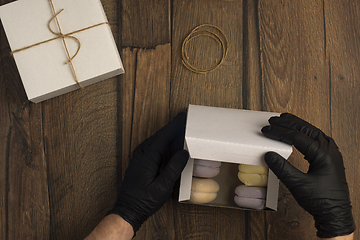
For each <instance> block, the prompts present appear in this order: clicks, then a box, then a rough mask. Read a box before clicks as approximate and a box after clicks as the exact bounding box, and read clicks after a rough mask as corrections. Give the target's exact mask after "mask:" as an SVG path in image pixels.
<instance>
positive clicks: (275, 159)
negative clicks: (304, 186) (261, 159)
mask: <svg viewBox="0 0 360 240" xmlns="http://www.w3.org/2000/svg"><path fill="white" fill-rule="evenodd" d="M265 162H266V164H267V165H268V167H269V168H270V169H271V170H272V171H273V172H274V174H275V175H276V176H277V177H278V178H279V179H280V181H281V182H282V183H284V185H285V186H286V187H287V188H288V189H292V188H293V187H294V185H298V184H299V183H301V181H302V180H303V179H304V178H305V177H306V174H305V173H303V172H301V171H299V170H298V169H297V168H296V167H294V166H293V165H292V164H291V163H290V162H288V161H287V160H286V159H285V158H283V157H282V156H280V155H279V154H277V153H276V152H267V153H266V154H265Z"/></svg>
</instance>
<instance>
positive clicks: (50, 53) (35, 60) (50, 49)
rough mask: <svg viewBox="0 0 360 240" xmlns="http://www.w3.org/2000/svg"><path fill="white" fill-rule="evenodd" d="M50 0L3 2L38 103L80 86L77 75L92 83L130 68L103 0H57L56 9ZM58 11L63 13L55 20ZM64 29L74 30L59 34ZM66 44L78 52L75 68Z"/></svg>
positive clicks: (12, 41) (14, 47) (0, 13)
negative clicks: (69, 61) (107, 16)
mask: <svg viewBox="0 0 360 240" xmlns="http://www.w3.org/2000/svg"><path fill="white" fill-rule="evenodd" d="M50 3H51V2H50V1H49V0H18V1H14V2H11V3H8V4H5V5H3V6H1V7H0V18H1V22H2V25H3V27H4V30H5V33H6V36H7V39H8V41H9V45H10V48H11V51H13V57H14V59H15V62H16V65H17V68H18V70H19V74H20V77H21V80H22V82H23V84H24V88H25V91H26V94H27V96H28V99H29V100H30V101H32V102H35V103H38V102H41V101H44V100H46V99H49V98H53V97H56V96H59V95H61V94H64V93H67V92H70V91H73V90H76V89H78V88H79V86H78V85H77V83H76V78H75V76H77V79H78V82H79V84H80V85H81V86H82V87H86V86H88V85H90V84H94V83H96V82H99V81H102V80H105V79H108V78H111V77H114V76H116V75H119V74H122V73H124V67H123V64H122V62H121V59H120V55H119V52H118V49H117V46H116V43H115V40H114V37H113V34H112V31H111V28H110V25H109V24H107V22H108V20H107V18H106V15H105V12H104V9H103V6H102V4H101V1H100V0H76V1H74V0H52V4H53V7H54V9H52V5H51V4H50ZM62 9H63V11H62ZM53 10H54V11H55V13H56V14H57V13H59V15H57V17H56V19H54V20H52V21H50V20H51V19H52V18H53V17H54V12H53ZM56 22H58V24H56ZM59 26H60V27H59ZM49 27H50V28H49ZM59 28H60V29H61V33H63V34H64V35H68V36H67V37H65V38H64V41H63V39H62V38H61V37H60V38H57V37H59V35H57V34H60V29H59ZM51 30H52V31H54V32H55V33H56V34H55V33H53V32H51ZM75 38H76V39H77V40H78V41H79V42H77V40H76V39H75ZM64 42H65V43H66V44H64ZM34 44H38V45H36V46H35V45H34ZM66 48H67V49H68V51H69V54H70V56H71V57H73V56H74V55H75V53H76V52H77V51H78V54H77V55H76V57H74V59H72V64H73V68H74V70H72V67H71V64H70V63H68V64H66V62H67V61H68V60H69V58H68V56H67V53H66ZM16 51H18V52H16Z"/></svg>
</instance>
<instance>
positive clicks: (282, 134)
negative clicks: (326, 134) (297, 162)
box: [261, 125, 319, 163]
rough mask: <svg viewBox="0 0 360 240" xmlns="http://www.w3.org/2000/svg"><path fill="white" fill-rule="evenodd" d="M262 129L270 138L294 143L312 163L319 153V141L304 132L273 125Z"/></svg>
mask: <svg viewBox="0 0 360 240" xmlns="http://www.w3.org/2000/svg"><path fill="white" fill-rule="evenodd" d="M261 131H262V133H263V134H264V135H265V136H266V137H268V138H271V139H274V140H277V141H281V142H284V143H287V144H290V145H294V146H295V147H296V149H298V150H299V151H300V152H301V153H302V154H304V155H305V158H306V160H308V161H309V162H310V163H311V162H312V161H313V160H314V159H315V158H316V156H317V154H318V151H319V143H318V142H317V141H314V140H313V139H311V138H310V137H309V136H307V135H306V134H304V133H302V132H299V131H297V130H293V129H290V128H284V127H278V126H273V125H270V126H265V127H263V128H262V129H261Z"/></svg>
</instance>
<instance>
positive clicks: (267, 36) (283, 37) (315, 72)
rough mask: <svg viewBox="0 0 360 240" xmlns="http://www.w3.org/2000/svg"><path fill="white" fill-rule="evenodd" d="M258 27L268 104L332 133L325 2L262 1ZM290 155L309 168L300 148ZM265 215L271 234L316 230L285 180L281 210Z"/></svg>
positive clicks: (303, 234)
mask: <svg viewBox="0 0 360 240" xmlns="http://www.w3.org/2000/svg"><path fill="white" fill-rule="evenodd" d="M274 9H277V10H276V11H274ZM259 27H260V49H261V66H262V70H261V72H262V81H263V93H262V96H263V102H264V110H268V111H275V112H291V113H293V114H295V115H298V116H299V117H301V118H303V119H305V120H307V121H309V122H311V123H312V124H314V125H316V126H317V127H319V128H320V129H322V130H323V131H325V132H326V133H328V134H329V132H330V92H329V87H330V79H329V76H328V67H327V64H326V60H325V42H324V36H325V32H324V15H323V5H322V2H321V1H301V2H296V3H295V2H291V3H290V2H286V1H285V2H284V1H282V2H280V1H259ZM289 161H290V162H291V163H293V164H294V165H295V166H296V167H298V168H299V169H301V170H302V171H306V170H307V166H308V163H307V162H306V161H304V160H303V156H302V155H301V154H300V153H299V152H297V151H296V152H295V153H294V154H293V155H292V156H291V157H290V159H289ZM266 221H267V238H268V239H311V238H314V236H315V228H314V221H313V220H312V217H311V216H310V215H309V214H308V213H306V212H305V211H304V210H302V209H301V208H300V207H299V206H298V204H297V203H296V201H295V200H294V198H293V197H292V196H291V194H290V193H289V191H288V190H287V189H286V188H285V187H284V185H282V184H281V185H280V193H279V207H278V212H277V213H273V214H267V220H266ZM285 233H286V234H285Z"/></svg>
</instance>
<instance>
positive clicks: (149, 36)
mask: <svg viewBox="0 0 360 240" xmlns="http://www.w3.org/2000/svg"><path fill="white" fill-rule="evenodd" d="M170 3H171V1H170V0H147V1H146V2H144V1H143V0H123V1H122V5H121V16H122V25H121V26H122V46H124V47H137V48H155V47H156V46H157V45H163V44H166V43H170V41H171V40H170V39H171V29H170Z"/></svg>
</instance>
